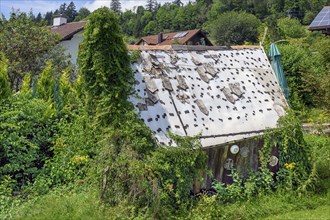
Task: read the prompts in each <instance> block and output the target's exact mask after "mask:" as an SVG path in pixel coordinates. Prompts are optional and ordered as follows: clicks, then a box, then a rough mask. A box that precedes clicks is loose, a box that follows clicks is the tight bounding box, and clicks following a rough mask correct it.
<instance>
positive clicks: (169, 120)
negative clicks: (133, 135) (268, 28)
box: [129, 45, 287, 188]
mask: <svg viewBox="0 0 330 220" xmlns="http://www.w3.org/2000/svg"><path fill="white" fill-rule="evenodd" d="M129 50H130V51H131V52H132V51H139V52H132V53H133V54H138V55H139V56H138V59H137V60H136V62H135V63H133V64H132V68H133V71H134V73H135V79H136V84H135V94H134V95H132V96H131V98H130V101H131V102H132V103H133V104H134V106H135V107H136V110H137V111H138V112H139V114H140V116H141V118H142V120H143V121H144V122H145V123H146V125H147V126H148V127H149V128H150V129H151V130H152V131H153V132H154V133H155V137H156V138H157V140H158V142H159V143H160V144H162V145H169V146H175V143H174V142H173V141H172V140H171V138H169V137H168V132H169V131H170V132H172V133H174V134H177V135H181V136H195V135H200V136H201V138H200V141H201V144H202V146H203V148H204V149H205V150H206V152H207V154H208V157H209V160H208V164H209V167H210V168H211V169H212V172H213V177H207V178H206V180H205V181H206V182H205V184H206V187H207V188H209V187H210V185H211V182H212V179H217V180H218V181H222V182H225V183H230V182H231V177H229V176H228V174H229V173H230V169H231V167H232V166H237V168H238V169H240V170H241V173H243V174H244V173H246V172H247V170H248V169H257V168H258V149H259V148H260V147H261V146H262V140H259V139H255V138H254V137H257V136H259V135H261V134H263V132H264V131H265V129H267V128H274V127H276V124H277V120H278V119H279V118H280V117H281V116H283V115H284V114H285V107H286V106H287V103H286V101H285V98H284V95H283V93H282V91H281V88H280V86H279V84H278V82H277V80H276V77H275V74H274V72H273V70H272V68H271V65H270V63H269V60H268V58H267V55H266V53H265V51H264V50H263V48H262V47H258V46H247V47H242V46H240V47H215V46H186V45H167V46H138V45H133V46H129ZM274 154H276V152H274ZM276 164H277V163H276ZM276 164H274V166H276Z"/></svg>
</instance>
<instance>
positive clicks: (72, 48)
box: [60, 31, 84, 64]
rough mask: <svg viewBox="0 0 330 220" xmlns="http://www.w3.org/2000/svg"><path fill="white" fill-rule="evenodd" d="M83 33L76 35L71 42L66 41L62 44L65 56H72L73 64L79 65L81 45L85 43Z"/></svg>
mask: <svg viewBox="0 0 330 220" xmlns="http://www.w3.org/2000/svg"><path fill="white" fill-rule="evenodd" d="M83 39H84V38H83V31H80V32H78V33H77V34H75V35H74V36H73V37H72V39H71V40H65V41H62V42H60V45H61V46H62V47H64V48H65V54H66V55H68V54H70V56H71V58H70V61H71V62H72V63H73V64H76V63H77V58H78V50H79V44H80V43H81V42H82V41H83Z"/></svg>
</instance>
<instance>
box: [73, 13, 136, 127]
mask: <svg viewBox="0 0 330 220" xmlns="http://www.w3.org/2000/svg"><path fill="white" fill-rule="evenodd" d="M78 62H79V64H80V73H79V74H80V76H79V77H82V79H81V80H82V83H83V86H84V87H85V89H84V91H85V95H86V101H87V106H88V107H87V108H88V109H89V111H90V113H91V114H92V115H94V116H96V117H97V118H98V120H97V121H98V122H99V125H101V126H102V125H107V126H109V125H110V124H115V122H114V121H116V120H119V121H120V120H121V118H120V117H121V113H123V114H124V113H125V111H127V108H130V107H129V106H131V105H130V104H129V102H128V101H127V99H128V96H129V95H130V94H131V92H132V87H131V86H132V85H133V82H134V75H133V72H132V70H131V67H130V59H129V56H128V51H127V48H126V44H125V43H124V41H123V38H122V34H121V32H120V26H119V24H118V20H117V16H116V14H115V13H114V12H112V11H111V10H109V9H108V8H106V7H103V8H100V9H97V10H96V11H94V12H93V13H92V14H91V15H90V16H89V22H88V23H87V25H86V26H85V29H84V40H83V42H82V43H81V44H80V50H79V55H78ZM95 109H96V112H94V111H95Z"/></svg>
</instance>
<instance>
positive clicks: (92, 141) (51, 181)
mask: <svg viewBox="0 0 330 220" xmlns="http://www.w3.org/2000/svg"><path fill="white" fill-rule="evenodd" d="M196 5H197V6H196ZM288 5H290V3H288V2H286V4H285V5H280V4H274V5H272V7H271V9H269V10H274V11H275V10H277V9H278V8H279V9H281V10H282V9H283V10H284V8H288V7H289V6H288ZM241 6H242V5H240V4H232V5H229V4H226V2H225V1H214V2H213V3H212V4H211V3H210V1H197V3H195V4H189V5H188V6H184V7H182V6H180V4H179V3H177V4H175V5H174V4H165V5H164V6H161V7H158V8H157V7H156V8H150V10H144V9H143V8H138V9H137V12H136V14H135V13H133V12H125V13H122V14H121V15H120V16H119V21H118V15H116V14H115V13H114V12H111V11H110V10H109V9H107V8H101V9H98V10H96V11H95V12H93V13H92V14H91V15H90V16H89V23H88V24H87V26H86V27H85V32H84V41H83V43H82V44H81V50H80V52H79V65H80V69H79V74H78V75H79V77H78V79H77V80H72V79H73V78H75V77H74V76H73V75H72V74H73V73H72V71H71V68H70V65H69V64H67V63H65V62H63V63H59V62H57V60H56V59H55V58H59V57H61V59H62V58H63V60H65V58H64V57H63V56H62V53H61V52H60V51H53V52H50V51H52V50H50V48H48V49H45V50H42V51H38V50H37V49H35V48H32V49H31V50H32V54H33V56H31V57H30V58H31V59H32V61H28V62H27V61H26V60H25V59H24V57H26V54H25V53H22V54H18V55H17V56H15V57H12V56H11V54H10V53H9V52H8V51H7V52H6V50H3V49H1V53H3V54H4V55H2V54H1V56H0V64H1V65H0V86H1V87H0V128H1V129H0V218H3V219H46V218H48V217H49V216H52V218H54V219H109V218H110V219H133V218H142V219H148V218H150V219H164V218H177V219H187V218H188V219H218V218H223V219H255V218H267V217H269V216H274V215H280V214H281V213H282V212H292V211H299V210H302V209H307V210H315V212H316V214H315V217H319V213H318V212H319V211H318V210H321V212H322V210H324V209H327V208H329V205H328V204H327V201H328V200H329V195H330V194H329V189H330V186H329V184H328V183H329V178H330V176H329V170H328V169H329V166H330V164H329V161H330V159H329V158H330V152H329V146H330V138H329V137H328V136H325V135H306V134H305V133H304V132H303V130H302V128H301V120H304V121H307V122H311V123H316V124H317V126H319V124H321V123H325V122H329V112H328V109H327V108H328V106H329V100H330V98H329V97H328V96H329V94H330V92H329V87H328V86H327V85H329V74H330V72H329V51H330V50H328V49H329V48H328V46H329V45H330V44H329V42H328V39H327V38H325V37H324V36H321V35H319V34H315V33H308V32H306V30H305V29H304V27H303V26H301V25H300V23H299V20H292V19H288V18H280V19H278V20H277V19H275V21H276V22H275V23H276V24H274V26H269V29H270V30H269V32H268V35H267V36H266V41H269V42H270V41H271V40H274V39H285V41H286V42H289V44H285V43H282V44H281V45H280V50H281V53H282V57H283V65H284V69H285V72H286V74H287V79H288V82H289V87H290V92H291V97H290V100H289V102H290V104H291V107H292V110H288V114H287V115H286V116H285V117H283V118H281V120H280V121H279V126H278V128H277V129H272V130H269V131H267V132H266V134H265V135H264V136H263V137H262V138H264V146H263V148H262V149H261V150H260V152H259V157H260V158H259V159H260V166H259V170H257V171H251V172H250V173H249V175H248V176H247V177H241V176H240V175H239V172H238V170H235V169H234V170H233V172H232V175H233V180H234V182H233V184H232V185H224V184H222V183H214V189H215V191H216V192H215V194H214V195H212V196H211V195H209V194H208V193H205V194H204V193H201V194H197V195H192V194H191V189H192V187H193V183H194V182H198V181H202V180H203V177H204V174H205V173H209V172H208V169H207V167H206V160H207V156H206V154H205V152H204V151H203V150H202V149H201V146H200V143H199V142H198V137H188V138H182V137H177V136H175V135H172V138H173V139H174V141H175V142H176V144H177V147H175V148H174V147H159V146H158V145H157V142H156V141H155V140H154V138H153V133H152V132H151V131H150V130H149V129H148V128H147V127H146V125H145V124H144V123H143V122H142V121H141V120H140V119H139V117H138V116H137V115H136V114H135V113H134V111H133V106H131V104H130V103H129V102H128V101H127V98H128V96H129V95H130V94H131V93H132V87H131V86H132V84H133V83H134V77H133V73H132V70H131V69H130V64H131V62H135V61H136V60H137V59H138V58H139V56H140V54H139V53H132V55H131V57H130V56H129V55H128V51H127V49H126V46H125V43H124V41H123V36H122V33H121V29H123V30H124V32H127V31H132V30H133V31H137V30H142V28H143V29H144V31H145V33H147V32H148V33H155V30H157V31H158V29H157V28H160V29H161V30H165V29H168V30H184V29H192V28H195V27H200V26H203V25H207V26H208V27H210V26H212V25H213V27H214V28H212V30H217V27H218V26H217V25H216V24H215V23H214V24H212V23H210V22H208V23H205V21H206V20H207V17H205V16H206V15H207V16H209V17H210V18H211V17H212V16H214V19H215V20H214V21H223V20H225V18H226V19H227V15H230V16H241V17H243V18H245V17H246V18H248V19H243V18H241V19H238V20H239V21H241V22H242V23H244V22H247V23H249V21H251V23H252V24H253V25H255V26H254V27H255V28H253V30H247V31H248V32H246V34H244V39H243V38H240V39H239V43H243V42H245V41H249V43H251V42H252V43H253V42H255V41H256V40H257V38H256V37H257V36H258V33H257V32H255V31H256V29H257V27H259V26H260V24H261V22H260V21H259V20H258V19H260V18H262V19H264V21H265V23H264V24H263V25H269V24H272V20H271V19H272V18H271V17H268V16H267V14H266V13H264V11H263V10H261V9H260V8H258V7H259V6H257V5H253V7H252V6H251V7H252V9H253V10H252V9H251V11H250V12H252V13H253V14H254V15H251V14H248V13H247V12H227V11H231V10H236V11H237V10H238V8H239V7H241ZM243 6H244V7H245V8H246V11H249V10H247V9H249V7H248V5H243ZM243 6H242V7H243ZM251 7H250V8H251ZM260 7H261V6H260ZM292 7H293V6H292ZM301 7H302V6H301ZM301 7H300V6H299V7H298V9H297V11H296V12H297V18H298V19H304V20H305V19H307V17H306V16H307V15H308V16H310V15H309V14H308V13H307V12H315V11H317V10H318V9H319V8H318V7H316V6H315V8H313V9H310V10H307V11H306V13H303V12H301V10H302V9H301ZM304 7H305V6H304ZM169 9H171V10H172V9H173V11H177V12H180V13H179V14H177V15H176V16H175V18H176V19H178V21H180V22H177V23H175V22H172V21H171V20H173V17H171V16H172V14H171V13H169ZM203 10H205V12H208V13H201V12H200V11H203ZM197 12H198V13H197ZM215 12H221V13H220V15H219V16H218V15H217V13H215ZM130 13H131V14H130ZM196 13H197V14H199V15H197V14H196ZM304 14H305V15H304ZM298 15H299V16H298ZM12 16H13V17H12V20H8V21H6V22H5V23H1V22H0V23H1V24H0V27H1V30H4V32H1V34H0V38H1V41H0V42H2V43H3V45H2V48H7V47H8V45H13V44H15V42H16V41H17V42H18V43H17V45H23V43H22V42H21V41H22V39H25V37H27V36H25V37H24V34H22V36H21V35H17V36H21V38H20V37H17V38H10V37H9V36H10V34H9V33H10V30H12V27H16V26H17V25H18V26H20V25H23V24H25V23H24V22H27V24H28V25H27V26H28V27H30V26H33V28H32V30H33V31H34V30H39V28H41V27H39V26H38V25H37V24H36V23H34V22H32V21H31V20H29V19H30V18H28V17H26V15H22V16H16V15H12ZM125 16H128V17H129V16H131V17H129V18H125ZM136 16H141V18H140V17H139V19H142V18H143V19H144V20H143V19H142V20H143V22H140V23H138V22H137V23H135V21H134V23H133V24H134V25H133V24H132V22H131V23H129V22H127V20H125V19H129V20H130V19H133V18H134V19H135V18H136ZM155 16H156V20H153V21H154V23H152V21H149V19H152V18H155ZM274 16H275V17H276V16H279V17H281V16H280V14H277V13H274ZM188 18H189V19H188ZM221 18H223V19H221ZM276 18H277V17H276ZM20 19H22V20H20ZM119 22H120V23H121V24H122V25H121V27H120V25H119ZM3 24H4V25H3ZM125 25H126V26H125ZM130 25H133V27H134V28H133V29H130V28H128V27H131V26H130ZM233 26H235V25H233ZM237 27H238V28H237V29H233V30H231V31H233V34H232V35H230V36H233V39H234V40H233V39H231V38H230V37H225V38H221V37H220V35H219V33H218V34H215V33H213V35H212V36H214V40H216V38H217V37H219V38H218V39H222V40H223V41H221V40H219V41H218V42H219V43H222V42H227V43H235V42H236V40H238V38H237V37H235V36H236V31H241V29H240V28H241V27H239V25H238V26H237ZM155 28H156V29H155ZM40 30H41V29H40ZM42 31H46V30H44V29H42ZM252 31H253V34H252V35H250V34H251V33H252ZM210 32H211V30H210ZM220 32H221V31H220ZM234 32H235V34H234ZM42 33H43V32H42ZM126 34H127V33H126ZM131 34H132V33H131ZM211 34H212V33H211ZM133 35H134V34H133ZM46 36H47V37H49V38H50V39H51V40H50V42H56V37H55V36H52V35H50V34H47V35H46ZM228 36H229V35H228ZM250 37H251V38H250ZM3 39H7V41H2V40H3ZM30 40H31V41H32V39H30ZM34 40H35V41H33V43H32V45H38V44H39V43H40V41H39V40H38V38H37V37H36V38H34ZM283 42H284V41H283ZM44 46H47V45H44ZM41 58H42V59H41ZM35 60H37V61H38V62H39V61H40V60H41V61H40V62H39V63H35V62H34V61H35ZM26 62H27V63H29V62H31V63H33V64H35V66H30V67H29V68H28V69H25V68H26V66H25V65H26ZM58 64H60V65H58ZM14 66H18V67H24V69H20V68H15V69H13V67H14ZM15 71H17V72H15ZM11 74H14V75H15V77H16V78H17V79H16V78H15V77H14V78H15V79H14V80H11V79H10V76H11ZM17 82H19V83H17ZM13 83H14V84H15V86H13ZM15 90H18V91H19V92H16V91H15ZM313 108H318V109H313ZM316 128H317V129H318V128H319V127H316ZM274 146H275V147H276V148H277V150H278V153H279V155H280V157H279V171H278V172H277V173H276V175H275V174H274V173H272V172H270V171H269V157H270V155H271V151H272V149H273V147H274ZM297 200H298V201H299V202H296V201H297ZM321 216H322V215H321ZM289 217H290V216H289Z"/></svg>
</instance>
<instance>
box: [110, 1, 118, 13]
mask: <svg viewBox="0 0 330 220" xmlns="http://www.w3.org/2000/svg"><path fill="white" fill-rule="evenodd" d="M110 9H111V10H112V11H114V12H120V11H121V3H120V1H119V0H111V3H110Z"/></svg>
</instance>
